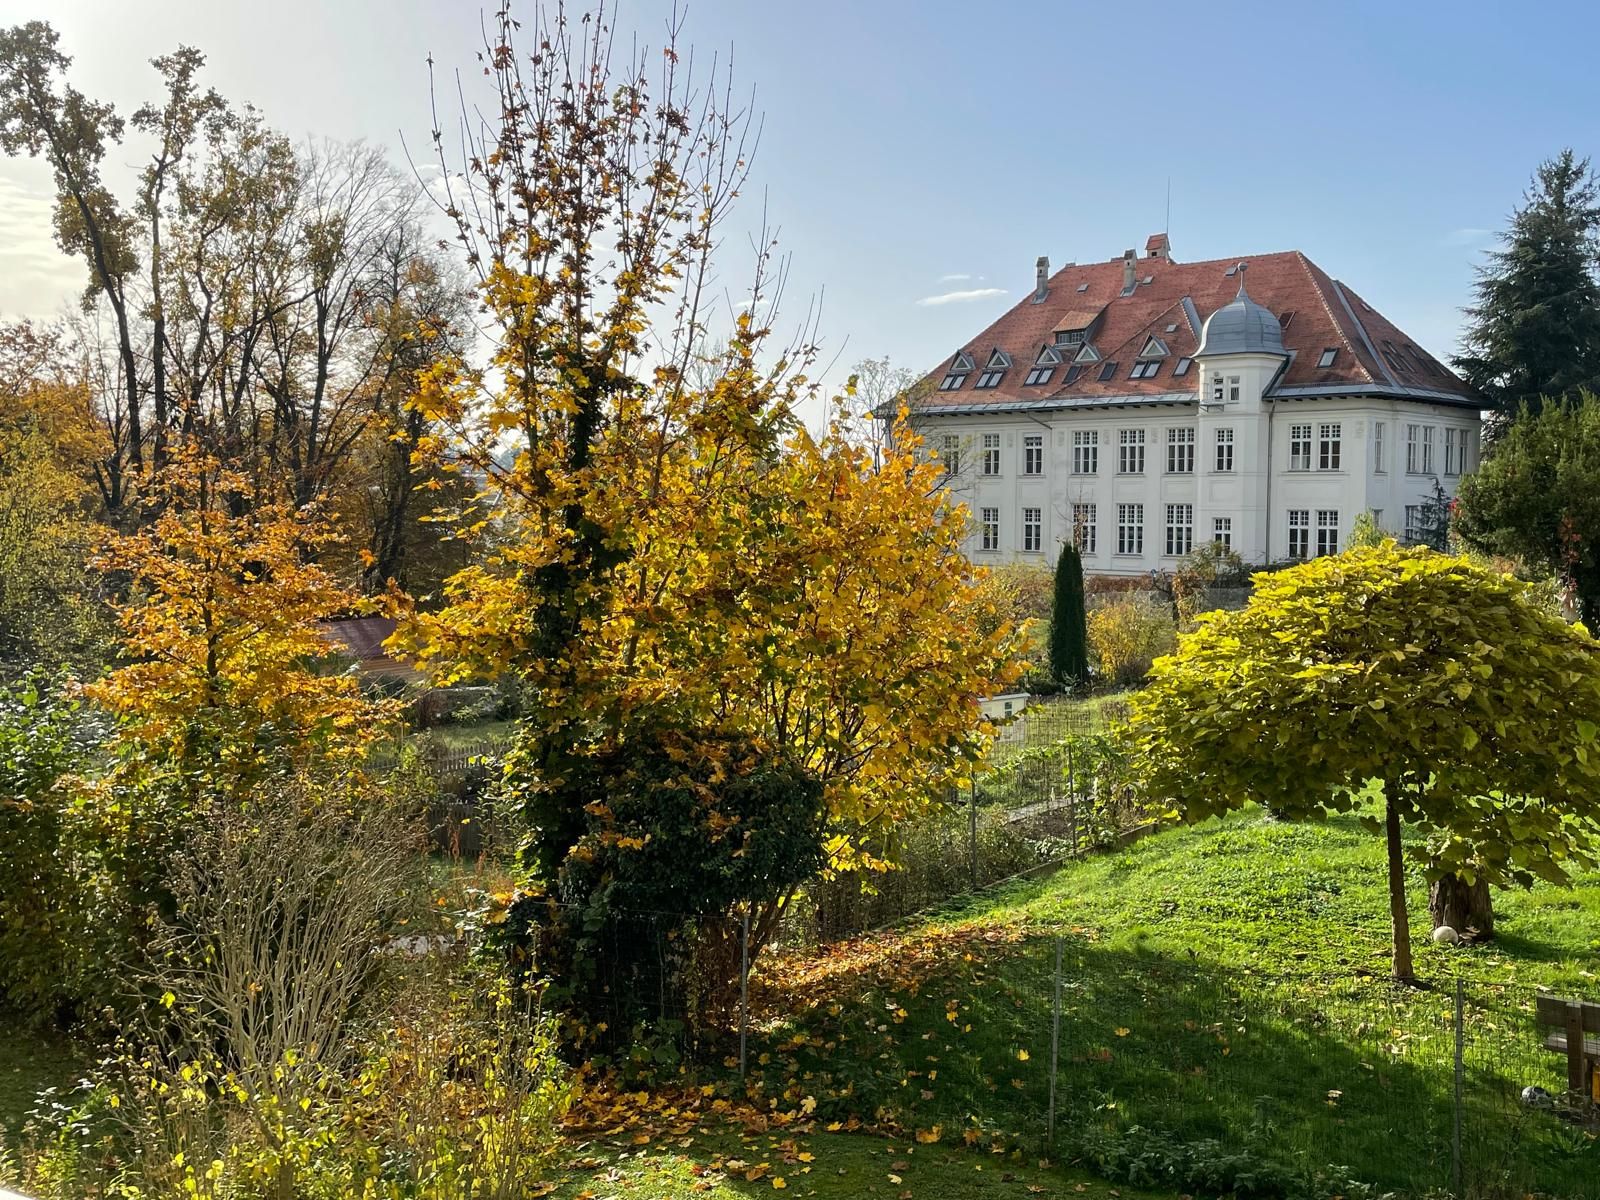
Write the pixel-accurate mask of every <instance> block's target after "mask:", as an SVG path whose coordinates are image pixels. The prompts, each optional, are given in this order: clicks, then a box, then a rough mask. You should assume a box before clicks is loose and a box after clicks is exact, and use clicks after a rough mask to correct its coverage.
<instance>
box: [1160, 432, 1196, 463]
mask: <svg viewBox="0 0 1600 1200" xmlns="http://www.w3.org/2000/svg"><path fill="white" fill-rule="evenodd" d="M1184 434H1187V435H1188V436H1187V437H1184V436H1182V435H1184ZM1195 441H1196V432H1195V427H1194V426H1193V425H1171V426H1168V427H1167V474H1168V475H1193V474H1194V445H1195Z"/></svg>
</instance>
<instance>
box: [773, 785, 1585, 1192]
mask: <svg viewBox="0 0 1600 1200" xmlns="http://www.w3.org/2000/svg"><path fill="white" fill-rule="evenodd" d="M1411 894H1412V900H1413V912H1412V920H1413V923H1414V927H1415V929H1416V930H1417V931H1418V934H1419V939H1420V940H1419V944H1418V946H1417V957H1418V964H1417V965H1418V969H1419V971H1420V972H1421V973H1422V974H1423V975H1424V976H1426V977H1428V978H1430V979H1431V980H1433V981H1435V985H1436V986H1435V987H1433V988H1432V989H1428V990H1421V991H1418V990H1413V989H1408V988H1400V987H1396V986H1395V985H1393V984H1391V983H1389V982H1388V981H1387V980H1386V979H1385V978H1384V977H1383V976H1384V973H1385V972H1386V970H1387V947H1388V926H1387V920H1386V912H1387V908H1386V901H1385V877H1384V873H1383V858H1382V846H1381V842H1380V840H1379V839H1378V838H1376V837H1373V836H1372V835H1370V834H1368V833H1367V832H1365V831H1364V830H1362V829H1361V828H1360V827H1359V826H1358V825H1357V824H1356V822H1355V821H1354V820H1353V819H1352V820H1347V821H1336V822H1333V823H1331V824H1330V825H1329V826H1327V827H1313V826H1289V825H1283V824H1278V823H1275V822H1271V821H1267V820H1264V819H1262V818H1260V817H1256V816H1246V817H1242V818H1234V819H1233V820H1231V821H1230V822H1228V823H1226V824H1223V825H1221V826H1220V827H1219V826H1218V825H1217V824H1215V823H1214V824H1213V825H1212V826H1210V827H1207V828H1204V829H1200V830H1190V831H1179V832H1172V833H1167V834H1162V835H1160V836H1157V837H1153V838H1150V839H1148V840H1146V841H1144V842H1141V843H1139V844H1138V845H1136V846H1134V847H1132V848H1130V849H1128V850H1126V851H1123V852H1119V853H1117V854H1114V855H1110V856H1107V857H1103V858H1099V859H1095V860H1091V861H1088V862H1085V863H1081V864H1076V865H1074V866H1072V867H1070V868H1068V869H1066V870H1063V871H1061V872H1060V873H1058V874H1056V875H1055V876H1053V877H1052V878H1050V879H1048V880H1043V881H1032V882H1027V883H1023V884H1020V885H1017V886H1015V887H1013V888H1011V889H1009V890H1007V891H1005V892H1004V893H1002V894H1000V895H999V896H996V897H991V898H987V899H984V900H980V901H977V902H974V903H972V904H971V905H970V906H969V907H968V908H967V909H966V910H965V911H962V912H959V913H953V914H946V916H945V917H944V918H943V919H942V922H939V923H936V925H938V924H942V925H943V926H944V927H945V928H946V929H947V930H948V929H955V930H960V929H963V928H965V929H967V931H968V932H967V935H966V936H967V937H968V938H969V939H970V938H971V937H972V936H973V930H976V929H983V928H994V929H997V930H998V931H999V932H1000V934H1001V935H1002V936H1003V937H1005V938H1016V937H1020V940H1019V941H1017V942H1015V944H1012V945H1010V946H1006V945H1003V944H1002V945H998V946H995V947H992V948H990V949H987V950H986V949H984V948H982V947H974V946H968V947H967V948H965V949H963V948H962V944H961V942H959V941H958V942H957V943H955V945H954V947H953V948H952V949H951V951H950V952H949V953H947V954H943V956H942V958H941V959H940V961H938V962H937V963H935V964H933V965H931V966H928V967H926V969H921V970H910V969H907V968H906V967H905V965H904V964H905V962H906V961H907V960H908V959H915V958H916V957H917V956H916V954H915V953H907V951H906V950H905V948H904V947H903V946H901V947H899V948H895V947H893V946H890V947H888V948H886V949H884V951H883V952H882V954H881V955H880V959H879V961H876V962H873V961H871V960H870V955H869V956H867V957H866V958H863V959H861V960H860V961H856V962H854V963H852V964H851V965H850V967H849V969H848V970H846V971H843V972H841V973H840V974H839V977H837V978H832V979H830V978H826V977H821V976H816V975H813V976H811V977H808V978H805V979H804V980H803V982H802V984H801V985H800V986H798V987H794V988H791V989H790V990H789V991H788V993H787V995H785V994H782V992H780V994H779V995H777V996H774V997H773V998H772V1001H771V1002H772V1004H773V1006H774V1007H773V1011H777V1012H782V1011H783V1010H784V1009H785V1007H787V1008H788V1009H789V1011H790V1012H791V1013H795V1014H796V1015H793V1016H790V1017H789V1018H787V1019H782V1018H780V1019H779V1020H778V1021H777V1022H776V1024H775V1026H774V1028H773V1030H772V1034H771V1036H772V1041H771V1042H770V1043H769V1044H768V1046H767V1049H766V1053H767V1055H768V1061H767V1063H766V1065H765V1067H764V1071H765V1084H766V1087H767V1088H768V1089H769V1090H780V1089H790V1088H793V1087H795V1086H796V1085H797V1084H796V1081H799V1086H802V1087H803V1088H804V1089H805V1090H806V1091H808V1092H813V1093H815V1094H816V1095H817V1096H818V1100H819V1108H818V1112H819V1114H823V1115H828V1114H830V1113H831V1114H842V1113H844V1112H847V1111H854V1112H859V1113H861V1115H862V1116H863V1117H868V1116H871V1115H873V1114H874V1113H876V1114H878V1115H879V1116H880V1117H885V1118H887V1119H889V1120H893V1121H898V1122H900V1123H901V1124H903V1125H904V1126H905V1127H907V1128H922V1129H931V1128H933V1127H935V1126H937V1127H939V1128H940V1130H941V1134H942V1135H943V1136H944V1137H946V1138H948V1137H949V1136H950V1133H951V1132H952V1131H956V1130H963V1131H964V1130H967V1129H973V1128H975V1127H977V1128H982V1129H983V1130H985V1131H988V1130H998V1131H1003V1132H1005V1133H1009V1134H1015V1135H1020V1136H1022V1137H1023V1138H1025V1139H1027V1138H1030V1137H1031V1138H1034V1139H1037V1138H1038V1137H1039V1135H1041V1134H1042V1132H1043V1125H1044V1114H1045V1112H1046V1109H1047V1105H1048V1096H1049V1071H1048V1066H1047V1064H1048V1060H1049V1054H1050V1010H1051V1000H1052V995H1051V991H1052V969H1051V968H1052V962H1051V960H1052V957H1053V954H1054V950H1055V944H1056V936H1057V934H1061V935H1063V936H1062V944H1063V951H1064V960H1065V962H1064V971H1063V979H1064V986H1063V996H1062V1010H1063V1017H1062V1030H1061V1046H1060V1061H1061V1066H1062V1069H1061V1072H1060V1075H1059V1077H1058V1097H1057V1102H1058V1106H1059V1109H1060V1112H1061V1114H1062V1116H1061V1125H1060V1127H1061V1128H1062V1130H1063V1131H1064V1132H1063V1140H1064V1141H1066V1140H1070V1139H1076V1138H1081V1137H1082V1135H1083V1134H1085V1133H1086V1132H1090V1131H1093V1130H1096V1129H1107V1130H1112V1129H1126V1128H1127V1127H1129V1126H1131V1125H1135V1124H1138V1125H1144V1126H1157V1127H1163V1128H1167V1129H1171V1130H1175V1131H1176V1132H1177V1133H1178V1134H1179V1135H1180V1136H1181V1137H1182V1138H1184V1139H1185V1140H1193V1139H1197V1138H1207V1137H1210V1138H1217V1139H1219V1140H1221V1141H1223V1142H1224V1143H1226V1144H1229V1145H1242V1144H1245V1143H1246V1142H1249V1141H1251V1140H1254V1141H1255V1142H1256V1143H1258V1144H1265V1145H1268V1146H1270V1147H1272V1148H1273V1149H1274V1150H1275V1151H1277V1152H1279V1153H1281V1154H1285V1155H1289V1156H1292V1157H1294V1158H1295V1159H1296V1160H1297V1161H1299V1162H1302V1163H1304V1164H1306V1165H1308V1166H1325V1165H1328V1164H1330V1163H1338V1164H1342V1165H1346V1166H1348V1167H1350V1168H1351V1169H1352V1171H1353V1172H1354V1173H1355V1174H1356V1175H1358V1176H1359V1177H1363V1178H1366V1179H1369V1180H1372V1181H1373V1182H1378V1183H1382V1184H1385V1185H1389V1186H1397V1187H1407V1188H1414V1189H1418V1190H1421V1189H1425V1188H1428V1187H1435V1188H1442V1187H1443V1186H1445V1185H1447V1183H1448V1169H1449V1167H1448V1164H1449V1157H1448V1148H1449V1125H1450V1111H1451V1110H1450V1104H1449V1097H1450V1087H1451V1082H1452V1061H1451V1050H1452V1038H1451V1018H1452V996H1451V989H1450V986H1449V985H1450V983H1451V981H1452V980H1453V979H1454V978H1455V977H1457V976H1460V977H1461V978H1462V979H1463V980H1464V981H1465V983H1466V988H1467V991H1468V995H1469V1000H1470V1004H1469V1011H1468V1018H1467V1025H1468V1033H1469V1039H1470V1041H1469V1048H1468V1054H1467V1079H1466V1084H1467V1096H1468V1102H1469V1109H1468V1113H1467V1119H1466V1123H1465V1129H1464V1131H1463V1132H1464V1143H1465V1145H1466V1148H1467V1156H1468V1158H1469V1160H1470V1167H1469V1174H1470V1175H1471V1177H1472V1178H1473V1179H1479V1180H1483V1181H1486V1182H1498V1183H1499V1184H1500V1185H1504V1186H1509V1187H1512V1188H1529V1189H1532V1188H1533V1187H1538V1188H1539V1189H1541V1190H1548V1191H1550V1192H1552V1193H1555V1194H1564V1195H1600V1142H1597V1141H1596V1140H1595V1139H1593V1138H1592V1137H1586V1136H1585V1135H1583V1134H1582V1133H1580V1132H1578V1131H1576V1130H1574V1129H1572V1128H1571V1127H1569V1126H1567V1125H1564V1124H1563V1123H1561V1122H1558V1121H1555V1120H1553V1119H1551V1118H1549V1117H1545V1116H1542V1115H1539V1116H1530V1115H1529V1114H1527V1113H1526V1112H1524V1111H1522V1110H1519V1108H1518V1107H1517V1105H1516V1103H1515V1095H1516V1092H1517V1090H1519V1089H1520V1087H1521V1086H1522V1085H1523V1084H1524V1083H1540V1084H1544V1085H1545V1086H1548V1087H1552V1088H1554V1087H1555V1086H1556V1085H1557V1082H1558V1080H1559V1078H1560V1069H1561V1065H1562V1064H1561V1062H1560V1061H1559V1059H1558V1058H1557V1057H1556V1056H1553V1055H1548V1054H1544V1053H1543V1052H1541V1051H1539V1050H1538V1049H1537V1048H1536V1046H1535V1038H1534V1035H1533V1033H1532V1027H1531V1022H1530V1015H1529V1014H1530V1009H1531V997H1532V994H1533V989H1534V987H1535V986H1536V985H1541V984H1543V985H1548V986H1551V987H1554V988H1556V989H1558V990H1560V991H1564V992H1583V993H1585V994H1587V995H1591V996H1593V995H1596V994H1600V981H1597V979H1596V974H1595V972H1596V970H1597V960H1600V876H1589V877H1586V878H1584V879H1583V880H1581V881H1580V886H1579V887H1578V888H1577V889H1575V890H1573V891H1570V892H1564V891H1558V890H1555V889H1540V890H1538V891H1536V892H1534V893H1532V894H1510V895H1501V896H1499V897H1497V903H1498V908H1499V912H1500V914H1501V916H1500V921H1501V925H1500V937H1499V939H1498V941H1497V942H1496V943H1495V944H1493V945H1492V946H1489V947H1484V948H1472V949H1459V950H1448V949H1443V948H1439V947H1435V946H1433V945H1431V944H1428V943H1427V941H1426V931H1427V928H1428V926H1427V916H1426V909H1425V905H1424V900H1425V890H1424V888H1423V885H1422V881H1421V879H1420V878H1413V880H1412V887H1411ZM935 957H939V955H938V954H936V955H935ZM791 969H793V967H791ZM774 974H775V975H780V976H781V972H774ZM985 1136H987V1134H985Z"/></svg>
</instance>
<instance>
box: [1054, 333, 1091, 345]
mask: <svg viewBox="0 0 1600 1200" xmlns="http://www.w3.org/2000/svg"><path fill="white" fill-rule="evenodd" d="M1083 332H1084V331H1083V330H1081V329H1058V330H1056V345H1058V346H1081V345H1083Z"/></svg>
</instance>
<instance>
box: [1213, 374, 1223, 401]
mask: <svg viewBox="0 0 1600 1200" xmlns="http://www.w3.org/2000/svg"><path fill="white" fill-rule="evenodd" d="M1223 395H1224V392H1223V390H1222V376H1221V375H1213V376H1212V377H1211V402H1212V403H1213V404H1221V403H1222V397H1223Z"/></svg>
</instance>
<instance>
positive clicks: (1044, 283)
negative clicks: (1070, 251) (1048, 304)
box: [1033, 254, 1050, 304]
mask: <svg viewBox="0 0 1600 1200" xmlns="http://www.w3.org/2000/svg"><path fill="white" fill-rule="evenodd" d="M1049 284H1050V259H1049V258H1047V257H1046V256H1045V255H1043V254H1041V255H1040V256H1039V261H1038V262H1036V263H1034V264H1033V302H1034V303H1035V304H1037V303H1039V301H1041V300H1043V299H1044V298H1045V296H1046V294H1048V293H1049V291H1050V286H1049Z"/></svg>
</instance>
